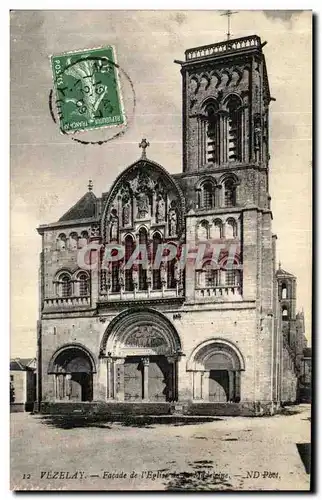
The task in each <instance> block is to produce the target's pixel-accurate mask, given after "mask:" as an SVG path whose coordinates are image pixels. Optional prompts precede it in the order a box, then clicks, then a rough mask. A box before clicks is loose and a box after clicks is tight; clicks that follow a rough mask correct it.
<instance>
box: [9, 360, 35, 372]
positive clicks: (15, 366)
mask: <svg viewBox="0 0 322 500" xmlns="http://www.w3.org/2000/svg"><path fill="white" fill-rule="evenodd" d="M34 359H35V358H22V359H21V358H15V359H11V360H10V371H19V372H23V371H28V370H32V371H33V370H34V368H31V367H30V366H28V365H29V363H31V362H32V361H34Z"/></svg>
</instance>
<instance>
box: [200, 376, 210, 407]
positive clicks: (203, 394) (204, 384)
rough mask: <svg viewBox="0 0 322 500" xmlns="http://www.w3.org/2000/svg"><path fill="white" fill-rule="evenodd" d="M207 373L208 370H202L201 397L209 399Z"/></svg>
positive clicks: (205, 399) (204, 399)
mask: <svg viewBox="0 0 322 500" xmlns="http://www.w3.org/2000/svg"><path fill="white" fill-rule="evenodd" d="M209 375H210V372H203V373H202V378H201V398H202V399H203V401H209Z"/></svg>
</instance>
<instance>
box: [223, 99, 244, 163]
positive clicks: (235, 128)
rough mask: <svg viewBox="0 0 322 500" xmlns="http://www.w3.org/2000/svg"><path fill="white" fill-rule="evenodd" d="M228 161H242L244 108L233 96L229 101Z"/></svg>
mask: <svg viewBox="0 0 322 500" xmlns="http://www.w3.org/2000/svg"><path fill="white" fill-rule="evenodd" d="M226 106H227V112H228V117H227V160H228V161H229V162H236V161H241V160H242V158H241V150H242V148H241V145H242V141H241V128H242V114H241V111H242V108H241V101H240V99H239V98H238V97H237V96H231V97H230V98H229V99H228V101H227V104H226Z"/></svg>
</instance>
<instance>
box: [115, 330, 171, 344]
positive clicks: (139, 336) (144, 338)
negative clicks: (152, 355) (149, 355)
mask: <svg viewBox="0 0 322 500" xmlns="http://www.w3.org/2000/svg"><path fill="white" fill-rule="evenodd" d="M125 345H126V347H145V348H155V347H160V346H164V347H167V346H168V345H167V342H166V340H165V339H164V337H162V335H160V334H159V333H158V332H157V331H156V330H155V329H154V328H153V326H151V325H144V326H140V327H139V328H137V329H136V330H135V331H134V332H133V333H131V334H130V335H129V336H128V337H127V339H126V341H125Z"/></svg>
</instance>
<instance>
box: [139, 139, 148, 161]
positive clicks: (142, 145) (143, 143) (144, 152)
mask: <svg viewBox="0 0 322 500" xmlns="http://www.w3.org/2000/svg"><path fill="white" fill-rule="evenodd" d="M149 146H150V143H149V142H148V141H147V140H146V139H142V141H141V142H140V144H139V148H142V156H141V158H146V151H145V150H146V148H148V147H149Z"/></svg>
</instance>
